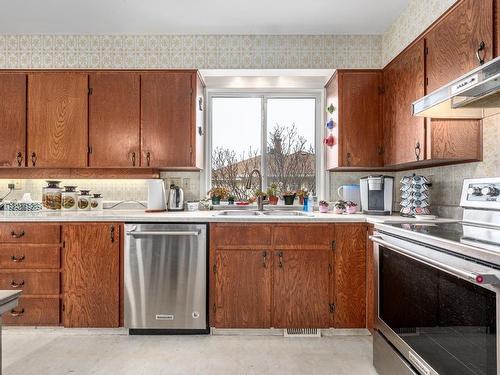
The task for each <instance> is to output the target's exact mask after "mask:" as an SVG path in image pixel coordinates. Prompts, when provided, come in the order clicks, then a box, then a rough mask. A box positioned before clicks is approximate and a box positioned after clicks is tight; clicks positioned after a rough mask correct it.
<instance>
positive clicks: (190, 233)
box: [127, 230, 200, 236]
mask: <svg viewBox="0 0 500 375" xmlns="http://www.w3.org/2000/svg"><path fill="white" fill-rule="evenodd" d="M127 235H129V236H199V235H200V231H199V230H197V231H169V232H155V231H138V232H136V231H129V232H127Z"/></svg>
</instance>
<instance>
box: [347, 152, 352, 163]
mask: <svg viewBox="0 0 500 375" xmlns="http://www.w3.org/2000/svg"><path fill="white" fill-rule="evenodd" d="M346 162H347V166H350V165H351V162H352V155H351V153H350V152H348V153H347V161H346Z"/></svg>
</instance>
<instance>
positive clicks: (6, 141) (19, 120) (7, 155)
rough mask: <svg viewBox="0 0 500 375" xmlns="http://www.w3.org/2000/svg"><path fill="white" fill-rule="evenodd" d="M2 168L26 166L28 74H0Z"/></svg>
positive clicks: (0, 160)
mask: <svg viewBox="0 0 500 375" xmlns="http://www.w3.org/2000/svg"><path fill="white" fill-rule="evenodd" d="M0 129H1V136H0V167H24V166H25V165H26V155H25V149H26V74H19V73H1V74H0Z"/></svg>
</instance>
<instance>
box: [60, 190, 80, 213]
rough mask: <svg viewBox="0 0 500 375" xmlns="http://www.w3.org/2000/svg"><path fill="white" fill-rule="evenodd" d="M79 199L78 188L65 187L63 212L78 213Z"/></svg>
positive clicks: (62, 204)
mask: <svg viewBox="0 0 500 375" xmlns="http://www.w3.org/2000/svg"><path fill="white" fill-rule="evenodd" d="M77 199H78V192H77V191H76V186H64V191H63V192H62V203H61V206H62V210H63V211H76V204H77Z"/></svg>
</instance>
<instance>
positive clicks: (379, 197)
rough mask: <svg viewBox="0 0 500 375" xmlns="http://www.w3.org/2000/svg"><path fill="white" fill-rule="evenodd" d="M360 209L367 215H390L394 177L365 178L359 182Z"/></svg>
mask: <svg viewBox="0 0 500 375" xmlns="http://www.w3.org/2000/svg"><path fill="white" fill-rule="evenodd" d="M359 185H360V192H361V209H362V211H363V213H364V214H368V215H390V214H391V213H392V200H393V192H394V177H391V176H382V175H381V176H367V177H363V178H361V179H360V181H359Z"/></svg>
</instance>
